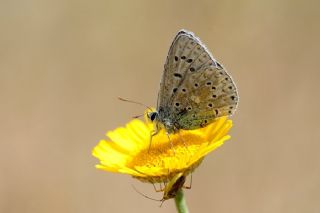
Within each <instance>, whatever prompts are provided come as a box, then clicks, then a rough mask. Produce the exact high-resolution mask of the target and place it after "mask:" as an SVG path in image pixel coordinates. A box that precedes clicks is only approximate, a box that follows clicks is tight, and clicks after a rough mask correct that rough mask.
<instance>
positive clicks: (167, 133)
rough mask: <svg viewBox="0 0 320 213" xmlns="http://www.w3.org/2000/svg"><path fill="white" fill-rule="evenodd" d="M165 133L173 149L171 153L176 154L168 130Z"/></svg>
mask: <svg viewBox="0 0 320 213" xmlns="http://www.w3.org/2000/svg"><path fill="white" fill-rule="evenodd" d="M166 134H167V137H168V140H169V141H170V146H171V149H172V150H173V153H174V154H176V150H175V149H174V146H173V143H172V141H171V139H170V134H169V133H168V132H167V133H166Z"/></svg>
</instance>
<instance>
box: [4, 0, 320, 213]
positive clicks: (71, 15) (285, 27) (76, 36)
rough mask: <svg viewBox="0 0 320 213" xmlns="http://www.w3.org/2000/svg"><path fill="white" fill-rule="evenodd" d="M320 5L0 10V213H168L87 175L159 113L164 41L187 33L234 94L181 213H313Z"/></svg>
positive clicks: (54, 5)
mask: <svg viewBox="0 0 320 213" xmlns="http://www.w3.org/2000/svg"><path fill="white" fill-rule="evenodd" d="M319 8H320V3H319V1H292V0H287V1H278V0H271V1H262V0H261V1H249V0H245V1H223V0H221V1H209V0H208V1H189V0H186V1H169V0H168V1H164V0H163V1H152V2H151V1H148V0H144V1H107V0H102V1H99V0H95V1H83V0H82V1H72V0H67V1H65V0H58V1H49V0H45V1H37V0H30V1H23V0H11V1H6V0H1V1H0V14H1V15H0V17H1V18H0V26H1V27H0V74H1V75H0V107H1V109H0V119H1V121H0V131H1V134H0V146H1V147H0V212H3V213H13V212H14V213H15V212H17V213H18V212H26V213H43V212H48V213H51V212H52V213H56V212H59V213H64V212H77V213H78V212H79V213H82V212H83V213H87V212H94V213H106V212H175V208H174V205H173V201H172V200H169V201H167V202H165V204H164V205H163V207H162V208H159V207H158V205H159V204H158V203H156V202H154V201H151V200H147V199H145V198H143V197H142V196H140V195H139V194H137V193H136V192H135V191H134V190H133V189H132V187H131V184H134V185H135V186H136V187H137V188H138V189H139V190H140V191H142V192H143V193H145V194H147V195H149V196H152V197H155V198H160V197H162V194H161V193H156V192H154V191H153V188H152V185H148V184H141V183H139V182H138V181H136V180H134V179H132V178H131V177H129V176H125V175H119V174H113V173H106V172H102V171H98V170H96V169H95V168H94V165H95V164H96V163H97V162H98V161H97V160H96V159H95V158H94V157H92V156H91V150H92V148H93V147H94V146H95V145H96V144H97V142H98V141H99V140H100V139H102V138H104V133H105V132H106V131H107V130H111V129H113V128H115V127H117V126H119V125H123V124H125V123H126V122H127V121H129V120H130V119H131V116H133V115H137V114H139V113H141V112H142V111H143V110H144V109H143V108H142V107H140V106H136V105H131V104H127V103H123V102H120V101H118V100H117V97H118V96H121V97H127V98H130V99H133V100H137V101H141V102H144V103H146V104H148V105H151V106H154V105H155V104H156V98H157V91H158V88H159V80H160V76H161V74H162V70H163V63H164V60H165V57H166V54H167V51H168V48H169V45H170V43H171V41H172V38H173V37H174V35H175V33H176V32H177V31H178V30H179V29H181V28H185V29H188V30H191V31H193V32H195V34H196V35H197V36H199V37H200V38H201V39H202V41H203V42H204V43H205V44H206V45H207V46H208V48H209V49H210V50H211V52H212V53H213V55H214V56H215V58H217V59H218V60H219V61H221V62H222V63H223V64H224V65H225V66H226V68H227V70H228V71H229V72H230V73H231V74H232V76H233V78H234V80H235V81H236V83H237V86H238V89H239V94H240V105H239V109H238V111H237V112H236V115H235V116H233V118H232V119H233V120H234V127H233V129H232V131H231V135H232V139H231V140H230V141H228V142H227V143H226V144H225V145H224V146H223V147H222V148H220V149H218V150H217V151H216V152H214V153H212V154H210V155H209V156H208V157H207V158H206V160H205V161H204V163H203V164H202V166H201V167H200V168H199V169H198V170H197V171H196V172H195V173H194V176H193V185H192V189H191V190H188V191H187V192H186V196H187V200H188V204H189V207H190V211H191V212H219V213H220V212H228V213H229V212H237V213H240V212H244V213H248V212H259V213H263V212H266V213H269V212H272V213H283V212H287V213H294V212H297V213H298V212H299V213H300V212H308V213H316V212H319V211H320V203H319V200H320V166H319V163H320V154H319V152H320V151H319V150H320V143H319V137H320V129H319V120H318V119H319V118H320V116H319V115H320V113H319V112H318V110H319V109H320V101H319V94H318V93H319V83H320V82H319V78H320V71H319V49H320V42H319V37H320V28H319V26H320V24H319V20H320V9H319Z"/></svg>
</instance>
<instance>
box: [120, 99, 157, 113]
mask: <svg viewBox="0 0 320 213" xmlns="http://www.w3.org/2000/svg"><path fill="white" fill-rule="evenodd" d="M118 99H119V100H120V101H124V102H129V103H133V104H138V105H140V106H144V107H146V108H148V109H149V110H150V111H152V109H151V107H149V106H147V105H145V104H143V103H140V102H137V101H132V100H128V99H125V98H121V97H118Z"/></svg>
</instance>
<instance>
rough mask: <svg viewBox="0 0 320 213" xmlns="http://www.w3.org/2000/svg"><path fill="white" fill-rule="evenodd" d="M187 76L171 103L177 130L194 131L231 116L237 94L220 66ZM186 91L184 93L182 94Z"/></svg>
mask: <svg viewBox="0 0 320 213" xmlns="http://www.w3.org/2000/svg"><path fill="white" fill-rule="evenodd" d="M218 64H219V63H217V65H216V66H208V67H204V68H203V69H200V70H198V71H197V72H194V73H188V74H187V76H186V78H185V80H184V82H183V83H182V84H181V86H180V87H179V89H178V91H177V93H176V95H175V96H174V98H173V99H172V105H174V106H175V110H176V114H177V115H179V117H178V119H176V122H177V126H178V127H179V128H181V129H196V128H201V127H204V126H206V125H207V124H209V123H211V122H213V121H214V120H215V119H216V118H218V117H221V116H226V115H232V114H233V113H234V111H235V110H236V107H237V105H238V93H237V89H236V86H235V84H234V82H233V80H232V78H231V77H230V76H229V75H228V74H227V72H226V71H225V70H224V68H223V67H222V66H221V65H218ZM182 91H186V92H182Z"/></svg>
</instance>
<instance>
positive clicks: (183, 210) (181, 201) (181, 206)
mask: <svg viewBox="0 0 320 213" xmlns="http://www.w3.org/2000/svg"><path fill="white" fill-rule="evenodd" d="M174 201H175V203H176V207H177V210H178V212H179V213H189V210H188V206H187V203H186V199H185V198H184V194H183V191H182V189H180V190H179V191H178V193H177V195H176V196H175V198H174Z"/></svg>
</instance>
